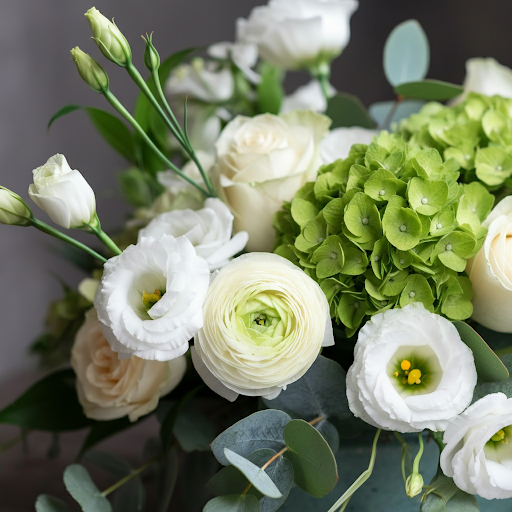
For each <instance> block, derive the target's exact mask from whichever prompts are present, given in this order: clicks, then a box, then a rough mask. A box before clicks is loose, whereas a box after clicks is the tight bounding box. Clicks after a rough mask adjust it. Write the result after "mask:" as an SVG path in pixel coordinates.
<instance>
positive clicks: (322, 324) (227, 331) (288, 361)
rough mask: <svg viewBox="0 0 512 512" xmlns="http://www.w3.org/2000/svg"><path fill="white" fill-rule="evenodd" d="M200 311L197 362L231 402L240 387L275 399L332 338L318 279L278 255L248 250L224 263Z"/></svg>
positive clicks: (215, 388)
mask: <svg viewBox="0 0 512 512" xmlns="http://www.w3.org/2000/svg"><path fill="white" fill-rule="evenodd" d="M203 317H204V326H203V328H202V329H200V330H199V331H198V333H197V335H196V337H195V340H194V347H192V361H193V363H194V366H195V368H196V370H197V371H198V373H199V374H200V376H201V377H202V378H203V380H204V381H205V382H206V384H207V385H208V386H209V387H210V388H211V389H213V391H215V392H216V393H218V394H219V395H221V396H223V397H224V398H226V399H228V400H231V401H233V400H235V399H236V397H237V396H238V394H242V395H248V396H264V397H265V398H268V399H272V398H275V397H276V396H277V395H278V394H279V393H280V392H281V390H282V389H285V388H286V386H287V385H288V384H291V383H292V382H295V381H296V380H298V379H300V378H301V377H302V376H303V375H304V374H305V373H306V372H307V370H308V369H309V367H310V366H311V365H312V364H313V362H314V361H315V359H316V358H317V356H318V354H319V352H320V349H321V347H322V346H330V345H333V344H334V338H333V333H332V325H331V319H330V315H329V305H328V304H327V299H326V298H325V295H324V294H323V292H322V290H321V289H320V286H318V284H317V283H316V282H315V281H313V279H311V278H310V277H308V276H307V275H306V274H305V273H304V272H303V271H302V270H301V269H299V268H298V267H296V266H295V265H294V264H293V263H290V262H289V261H288V260H286V259H284V258H282V257H281V256H278V255H277V254H270V253H268V254H267V253H250V254H244V255H243V256H239V257H238V258H236V259H234V260H233V261H232V262H231V263H229V264H228V265H226V266H225V267H224V268H223V269H222V270H221V271H220V272H219V273H218V275H217V276H216V277H215V279H214V281H213V282H212V284H211V285H210V287H209V288H208V293H207V295H206V300H205V302H204V306H203Z"/></svg>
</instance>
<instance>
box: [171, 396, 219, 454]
mask: <svg viewBox="0 0 512 512" xmlns="http://www.w3.org/2000/svg"><path fill="white" fill-rule="evenodd" d="M215 433H216V432H215V427H214V425H213V424H212V422H211V421H210V420H209V419H208V418H207V417H206V416H205V415H204V414H202V413H201V412H200V411H198V410H197V408H196V407H194V406H193V404H188V405H187V406H185V407H184V408H183V410H182V411H181V413H180V414H179V415H178V418H177V420H176V423H175V425H174V435H175V436H176V439H177V440H178V443H180V446H181V448H182V449H183V450H184V451H185V452H187V453H189V452H193V451H195V450H200V451H210V444H211V442H212V441H213V439H214V438H215Z"/></svg>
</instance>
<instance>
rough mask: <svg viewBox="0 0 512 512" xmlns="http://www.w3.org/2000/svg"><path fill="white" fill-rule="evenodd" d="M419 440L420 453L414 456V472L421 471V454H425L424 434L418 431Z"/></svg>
mask: <svg viewBox="0 0 512 512" xmlns="http://www.w3.org/2000/svg"><path fill="white" fill-rule="evenodd" d="M418 441H419V442H420V448H419V450H418V454H417V455H416V457H415V458H414V462H413V465H412V472H413V473H419V472H420V460H421V456H422V455H423V436H422V435H421V432H419V433H418Z"/></svg>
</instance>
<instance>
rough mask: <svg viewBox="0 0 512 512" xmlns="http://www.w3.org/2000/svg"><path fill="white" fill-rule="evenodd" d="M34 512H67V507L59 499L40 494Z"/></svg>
mask: <svg viewBox="0 0 512 512" xmlns="http://www.w3.org/2000/svg"><path fill="white" fill-rule="evenodd" d="M36 512H69V507H68V506H67V505H66V503H64V502H63V501H62V500H60V499H59V498H54V497H53V496H50V495H49V494H40V495H39V496H38V497H37V500H36Z"/></svg>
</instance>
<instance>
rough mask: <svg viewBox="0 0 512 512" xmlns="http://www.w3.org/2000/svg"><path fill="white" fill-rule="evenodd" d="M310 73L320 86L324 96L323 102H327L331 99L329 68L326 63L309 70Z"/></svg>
mask: <svg viewBox="0 0 512 512" xmlns="http://www.w3.org/2000/svg"><path fill="white" fill-rule="evenodd" d="M310 73H311V74H312V75H313V77H314V78H316V79H317V80H318V83H319V84H320V88H321V89H322V93H323V95H324V98H325V101H327V102H328V101H329V100H330V99H331V96H332V95H331V82H330V80H329V79H330V77H331V66H330V65H329V64H327V63H325V62H324V63H321V64H319V65H318V66H316V67H314V68H313V69H311V70H310Z"/></svg>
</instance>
